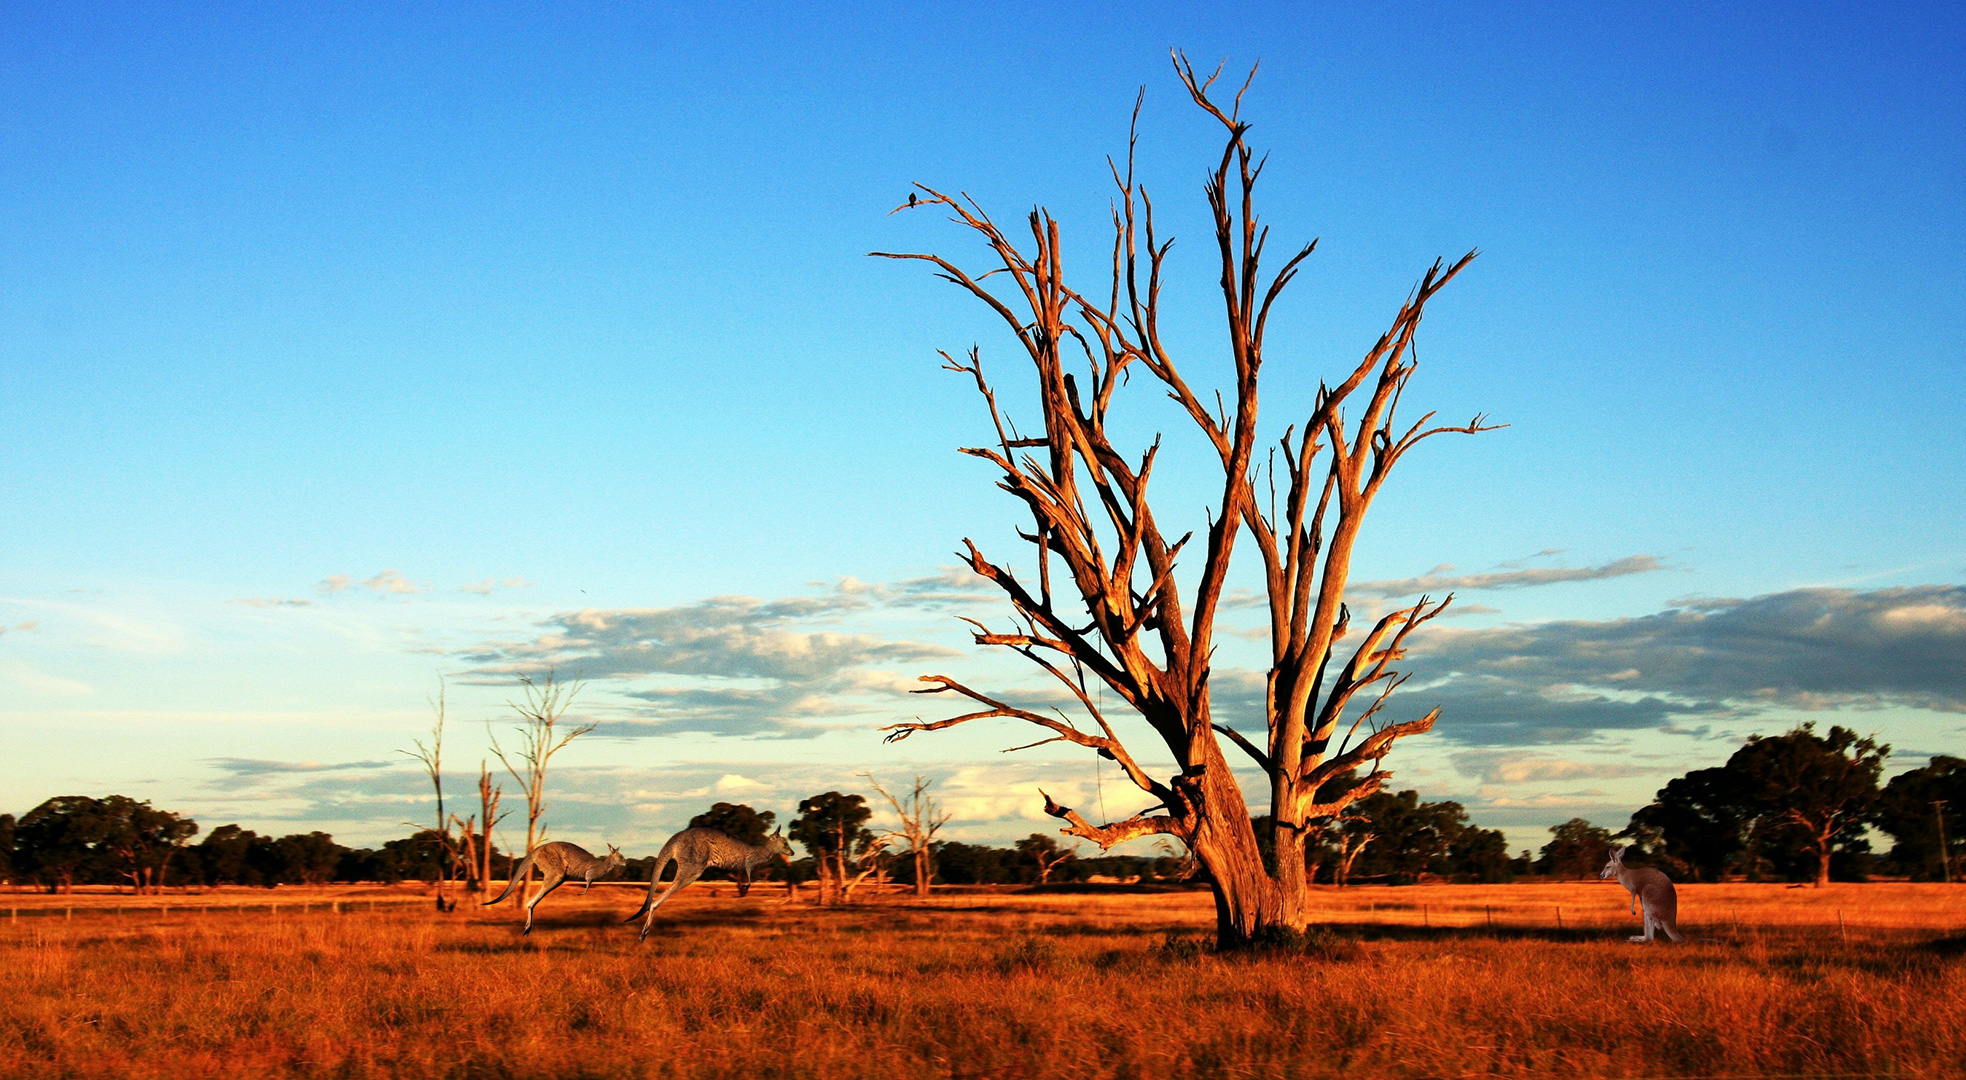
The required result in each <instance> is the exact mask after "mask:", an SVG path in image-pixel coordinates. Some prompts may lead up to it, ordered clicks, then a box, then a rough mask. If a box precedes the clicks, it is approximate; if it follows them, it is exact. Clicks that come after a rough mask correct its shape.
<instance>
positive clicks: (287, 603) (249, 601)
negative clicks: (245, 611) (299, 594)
mask: <svg viewBox="0 0 1966 1080" xmlns="http://www.w3.org/2000/svg"><path fill="white" fill-rule="evenodd" d="M226 603H228V604H241V605H244V606H246V607H256V608H278V607H309V606H311V605H312V604H313V603H314V601H312V600H302V599H299V598H295V597H281V596H247V597H242V598H240V599H238V600H227V601H226Z"/></svg>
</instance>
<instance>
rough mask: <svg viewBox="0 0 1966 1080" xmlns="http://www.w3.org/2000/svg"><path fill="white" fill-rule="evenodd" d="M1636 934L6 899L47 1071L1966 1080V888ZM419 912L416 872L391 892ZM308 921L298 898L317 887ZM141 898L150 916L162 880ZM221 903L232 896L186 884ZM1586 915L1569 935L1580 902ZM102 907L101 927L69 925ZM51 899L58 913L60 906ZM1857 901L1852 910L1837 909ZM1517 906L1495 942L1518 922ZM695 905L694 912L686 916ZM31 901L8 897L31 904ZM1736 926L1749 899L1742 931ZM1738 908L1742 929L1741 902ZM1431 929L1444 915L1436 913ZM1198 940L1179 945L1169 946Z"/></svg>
mask: <svg viewBox="0 0 1966 1080" xmlns="http://www.w3.org/2000/svg"><path fill="white" fill-rule="evenodd" d="M1681 893H1682V899H1681V904H1682V911H1683V914H1684V918H1685V924H1686V928H1687V929H1688V930H1690V931H1691V932H1693V933H1694V934H1695V935H1697V937H1698V938H1699V940H1696V941H1695V942H1693V943H1690V944H1687V945H1682V946H1677V947H1673V946H1659V945H1655V946H1649V947H1648V946H1639V945H1631V944H1627V943H1626V942H1625V941H1624V940H1623V937H1624V935H1625V934H1627V933H1630V932H1632V931H1633V930H1635V929H1636V926H1637V920H1636V919H1633V918H1631V917H1630V916H1628V915H1626V914H1625V913H1624V912H1625V901H1624V893H1623V891H1622V890H1620V889H1617V888H1616V887H1615V886H1598V885H1583V884H1577V885H1560V886H1535V885H1530V886H1487V887H1475V886H1470V887H1427V888H1417V889H1353V890H1345V891H1344V892H1335V891H1324V892H1320V894H1319V900H1320V903H1321V904H1322V905H1323V906H1324V908H1325V909H1326V911H1327V912H1328V914H1329V915H1330V916H1331V918H1332V921H1333V922H1335V923H1337V924H1339V925H1340V926H1341V935H1342V936H1343V937H1345V938H1346V939H1351V940H1356V941H1357V944H1356V945H1355V946H1350V947H1343V948H1339V949H1335V950H1332V951H1330V952H1329V953H1326V954H1315V953H1314V954H1310V955H1304V954H1273V955H1266V956H1252V957H1233V958H1224V957H1217V956H1214V955H1212V954H1209V953H1208V952H1206V951H1205V950H1201V949H1198V948H1196V947H1195V943H1197V942H1199V941H1200V940H1202V938H1203V936H1204V934H1205V931H1206V927H1207V924H1208V922H1209V921H1210V918H1211V909H1210V907H1209V902H1208V898H1207V895H1206V894H1205V893H1180V894H1148V895H1124V896H1079V895H1029V894H1009V893H991V892H967V893H955V894H951V895H939V896H937V897H936V898H935V899H934V900H932V901H930V902H928V903H926V904H918V903H915V902H913V901H912V900H904V899H899V898H896V899H884V900H882V901H881V902H878V903H872V904H867V905H863V906H856V907H854V908H849V909H844V910H826V911H820V910H815V909H813V908H811V907H809V906H806V905H789V906H788V905H785V904H782V903H779V902H778V900H779V899H780V897H782V895H783V894H782V893H773V892H770V891H768V890H764V889H760V890H759V891H757V892H754V893H753V895H752V896H751V897H750V898H748V899H745V900H738V899H736V898H734V897H733V896H731V895H730V893H729V892H728V890H727V889H726V890H724V891H723V892H722V894H721V895H714V896H713V895H711V894H710V893H709V892H708V891H707V890H702V891H699V890H691V892H690V893H685V894H684V895H683V897H682V898H680V899H679V900H677V901H675V902H672V903H671V905H670V906H668V907H665V908H664V909H663V911H664V914H665V915H670V916H671V917H669V918H667V919H665V920H664V921H663V922H662V923H661V924H659V925H660V929H659V930H658V933H657V935H655V936H653V937H651V939H650V940H649V942H648V943H647V944H646V945H638V944H637V942H636V940H635V937H634V933H633V931H632V930H631V929H630V928H628V927H625V926H620V925H618V924H617V923H616V922H615V920H617V919H618V918H620V917H621V915H624V914H626V912H627V911H629V910H631V909H632V907H633V904H634V900H633V899H632V897H633V892H632V891H631V890H627V889H621V888H616V889H611V890H609V889H596V890H595V892H594V894H593V895H592V896H590V897H588V898H585V899H575V898H573V897H571V896H567V897H563V896H561V895H557V894H556V895H555V896H554V898H553V899H552V900H549V901H548V902H547V903H546V904H545V905H543V906H542V907H541V918H540V920H539V926H538V928H537V929H536V930H535V932H534V934H533V936H532V937H531V938H529V939H522V938H520V937H519V936H518V933H517V928H516V926H515V925H514V921H513V919H512V916H511V911H510V909H509V908H501V909H499V910H498V911H497V912H495V913H486V912H469V913H459V914H457V915H452V916H438V915H436V914H434V913H432V912H430V911H429V910H428V909H427V908H425V907H423V906H422V905H415V906H400V905H398V906H390V905H388V904H386V903H385V904H382V905H379V906H378V908H377V909H376V910H375V911H373V912H371V911H370V910H368V908H367V906H366V904H361V903H356V904H345V905H344V911H343V913H341V914H334V913H332V912H331V911H330V910H329V909H328V907H327V902H329V901H332V900H335V899H342V900H344V901H347V900H366V899H370V898H374V894H373V893H372V892H371V893H370V894H367V895H359V894H357V895H351V894H350V893H347V892H339V891H325V890H324V891H318V892H313V893H308V894H300V893H295V892H292V891H290V890H285V889H283V890H280V891H279V893H278V894H273V895H277V897H278V900H279V902H280V903H281V905H282V908H281V910H280V911H279V912H278V913H277V914H276V913H273V912H271V911H269V910H266V909H263V908H262V909H258V910H253V911H248V912H247V913H245V914H240V913H238V912H237V911H236V910H230V905H233V904H236V903H239V902H245V901H257V902H259V903H262V904H264V903H267V902H269V901H270V899H271V898H272V897H271V896H269V894H267V893H265V892H261V891H246V890H241V891H238V892H231V891H228V892H224V893H218V894H211V895H207V896H203V897H176V896H173V897H170V898H168V899H167V900H165V901H164V902H167V903H171V904H172V905H174V907H175V908H176V910H173V911H172V912H171V913H169V914H160V913H157V912H155V911H149V912H145V911H126V912H124V913H122V914H111V913H109V912H107V911H105V910H103V909H104V908H107V907H115V906H117V905H130V904H134V903H138V901H137V900H136V899H135V898H128V897H125V898H115V897H91V898H79V899H73V900H71V899H70V898H66V897H31V896H25V895H23V896H20V897H0V907H7V908H11V907H12V906H14V905H19V906H20V907H21V910H22V914H21V915H20V916H19V917H18V918H17V919H6V920H4V921H0V1069H4V1070H5V1071H6V1072H8V1073H9V1074H11V1075H21V1076H112V1075H113V1076H194V1075H195V1076H242V1077H243V1076H267V1075H301V1076H324V1077H325V1076H351V1077H359V1076H413V1077H422V1076H433V1077H434V1076H458V1077H465V1076H474V1077H475V1076H490V1077H503V1076H512V1077H546V1076H595V1077H600V1076H690V1077H697V1076H726V1075H743V1076H762V1077H778V1076H815V1077H817V1076H824V1077H829V1078H833V1077H861V1076H869V1077H916V1076H962V1077H985V1076H989V1077H996V1076H1003V1077H1010V1076H1059V1077H1108V1076H1110V1077H1163V1076H1303V1077H1321V1076H1340V1075H1350V1076H1393V1077H1429V1076H1437V1077H1460V1076H1586V1077H1596V1076H1617V1077H1641V1076H1775V1075H1811V1076H1823V1075H1832V1074H1840V1075H1902V1076H1920V1077H1940V1076H1957V1075H1961V1074H1962V1072H1966V963H1963V962H1962V960H1961V956H1960V949H1959V944H1960V939H1959V938H1958V937H1951V938H1949V939H1948V937H1947V935H1955V934H1957V932H1958V930H1959V929H1960V927H1961V926H1962V924H1966V911H1962V905H1961V904H1960V899H1962V898H1966V888H1958V887H1955V888H1952V889H1948V888H1947V887H1945V886H1912V885H1890V884H1878V885H1864V886H1838V887H1833V888H1830V889H1826V890H1822V891H1820V892H1818V891H1816V890H1807V889H1798V890H1786V889H1782V888H1780V887H1779V886H1747V885H1737V886H1707V887H1698V886H1689V887H1686V888H1683V889H1682V890H1681ZM392 897H393V898H396V899H400V900H409V899H412V898H413V894H410V893H408V892H407V891H403V890H397V891H395V892H393V893H385V894H383V896H382V899H385V900H386V899H389V898H392ZM303 901H304V902H306V903H308V904H309V905H310V910H308V911H307V912H306V913H302V912H301V911H300V910H299V908H298V904H299V903H300V902H303ZM141 903H143V904H145V905H149V906H154V905H156V904H157V903H158V901H157V900H156V899H153V898H144V899H143V900H142V901H141ZM195 903H217V904H220V905H223V906H221V907H219V908H217V909H215V910H212V911H210V912H205V913H193V912H189V911H186V910H184V906H185V905H186V904H195ZM1559 906H1561V907H1562V908H1563V909H1564V929H1563V930H1562V931H1558V930H1557V929H1556V928H1555V910H1554V909H1555V908H1557V907H1559ZM70 907H72V908H74V909H75V914H74V915H73V917H72V918H63V917H62V916H61V914H59V913H58V912H59V911H61V910H65V909H67V908H70ZM48 908H52V909H54V910H53V911H44V910H42V909H48ZM1839 909H1840V910H1841V911H1842V914H1843V924H1842V926H1841V928H1839V927H1838V925H1837V922H1836V912H1837V911H1838V910H1839ZM1491 910H1492V913H1493V918H1494V921H1495V928H1494V929H1492V930H1491V929H1489V927H1488V919H1489V917H1490V913H1491ZM672 912H673V915H671V913H672ZM4 914H5V913H4V912H0V915H4ZM1723 916H1725V917H1723ZM1736 918H1738V919H1739V927H1738V929H1737V928H1736V926H1735V919H1736ZM1423 924H1424V925H1423ZM1170 941H1171V942H1172V947H1170Z"/></svg>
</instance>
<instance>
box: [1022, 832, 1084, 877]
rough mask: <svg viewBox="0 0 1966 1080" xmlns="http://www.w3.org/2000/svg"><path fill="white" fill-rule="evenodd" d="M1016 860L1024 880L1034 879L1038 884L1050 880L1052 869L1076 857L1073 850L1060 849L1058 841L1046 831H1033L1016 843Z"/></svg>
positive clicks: (1075, 852) (1076, 853)
mask: <svg viewBox="0 0 1966 1080" xmlns="http://www.w3.org/2000/svg"><path fill="white" fill-rule="evenodd" d="M1016 850H1017V860H1018V862H1019V863H1021V864H1023V869H1024V872H1025V880H1027V881H1036V882H1037V883H1038V884H1040V885H1047V884H1050V882H1051V874H1052V871H1054V870H1056V869H1058V867H1059V866H1060V865H1061V864H1062V863H1065V862H1067V861H1068V860H1071V859H1075V858H1078V854H1079V853H1078V852H1077V851H1075V850H1069V849H1061V848H1060V847H1059V846H1058V841H1057V840H1054V839H1052V837H1051V836H1050V835H1049V834H1047V833H1039V832H1034V833H1032V834H1031V835H1029V836H1027V837H1025V838H1024V839H1022V840H1019V841H1018V842H1017V844H1016Z"/></svg>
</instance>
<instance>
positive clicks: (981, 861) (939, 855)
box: [935, 840, 1017, 885]
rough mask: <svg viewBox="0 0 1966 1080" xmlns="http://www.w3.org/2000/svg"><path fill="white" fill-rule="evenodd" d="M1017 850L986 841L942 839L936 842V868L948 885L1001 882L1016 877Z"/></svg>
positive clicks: (999, 883)
mask: <svg viewBox="0 0 1966 1080" xmlns="http://www.w3.org/2000/svg"><path fill="white" fill-rule="evenodd" d="M1016 857H1017V853H1016V852H1014V851H1007V850H1005V849H1003V848H996V847H989V846H987V845H984V844H965V843H963V842H961V841H960V840H943V841H937V842H936V844H935V870H936V874H937V875H938V876H939V877H941V879H942V881H943V883H945V884H948V885H1001V884H1004V883H1006V882H1011V881H1015V880H1017V870H1016V866H1015V862H1016Z"/></svg>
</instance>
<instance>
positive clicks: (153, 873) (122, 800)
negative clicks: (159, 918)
mask: <svg viewBox="0 0 1966 1080" xmlns="http://www.w3.org/2000/svg"><path fill="white" fill-rule="evenodd" d="M98 805H100V806H101V808H102V813H103V816H104V818H105V819H106V826H105V828H104V832H103V838H102V841H101V845H100V847H101V851H102V854H103V856H104V861H105V863H106V864H107V867H109V868H113V871H114V873H115V874H116V876H118V877H121V878H125V879H127V880H128V881H129V883H130V888H131V891H133V892H137V893H144V892H149V891H152V890H154V889H158V888H162V887H163V884H164V877H165V875H166V874H168V873H169V871H170V866H171V860H172V858H174V857H175V856H176V855H177V853H178V852H179V851H182V850H183V849H184V845H185V844H186V843H187V842H189V841H190V839H191V838H192V837H193V836H195V835H197V832H198V823H197V822H195V821H192V820H191V819H189V818H185V817H179V816H178V815H177V814H174V813H172V812H171V811H169V810H159V809H157V808H156V807H154V806H151V805H150V803H149V801H148V800H146V801H143V802H139V801H137V800H135V799H132V798H129V797H128V796H125V795H111V796H109V797H108V798H105V799H103V800H101V802H100V803H99V804H98Z"/></svg>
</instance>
